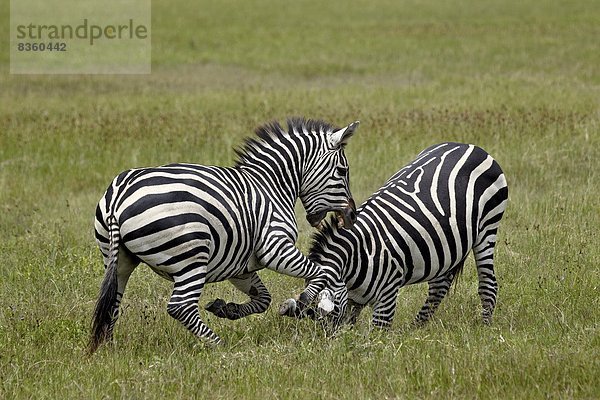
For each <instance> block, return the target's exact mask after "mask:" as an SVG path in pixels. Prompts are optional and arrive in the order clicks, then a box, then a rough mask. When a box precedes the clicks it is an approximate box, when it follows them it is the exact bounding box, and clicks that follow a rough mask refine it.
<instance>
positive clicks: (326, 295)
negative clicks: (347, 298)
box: [317, 289, 334, 317]
mask: <svg viewBox="0 0 600 400" xmlns="http://www.w3.org/2000/svg"><path fill="white" fill-rule="evenodd" d="M332 300H333V293H331V291H330V290H328V289H325V290H323V291H321V293H319V304H318V305H317V308H318V309H319V314H321V316H322V317H324V316H325V315H327V314H329V313H330V312H332V311H333V308H334V304H333V301H332Z"/></svg>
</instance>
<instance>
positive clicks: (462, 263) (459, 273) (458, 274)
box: [450, 257, 467, 290]
mask: <svg viewBox="0 0 600 400" xmlns="http://www.w3.org/2000/svg"><path fill="white" fill-rule="evenodd" d="M466 259H467V257H465V258H463V259H462V261H460V262H459V263H458V264H457V265H456V267H454V276H453V277H452V282H450V285H451V286H454V289H455V290H456V287H457V286H458V280H459V279H460V277H461V276H462V273H463V270H464V266H465V261H466Z"/></svg>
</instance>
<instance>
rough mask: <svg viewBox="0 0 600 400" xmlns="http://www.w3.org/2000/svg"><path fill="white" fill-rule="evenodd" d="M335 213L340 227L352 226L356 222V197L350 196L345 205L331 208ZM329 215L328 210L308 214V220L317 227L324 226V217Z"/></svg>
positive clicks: (347, 227)
mask: <svg viewBox="0 0 600 400" xmlns="http://www.w3.org/2000/svg"><path fill="white" fill-rule="evenodd" d="M331 211H333V212H334V213H335V218H336V219H337V221H338V222H337V226H338V228H346V229H349V228H352V225H354V222H356V204H355V203H354V199H352V198H350V199H349V200H348V203H347V204H346V206H345V207H343V208H340V209H337V210H331ZM326 216H327V211H321V212H316V213H313V214H307V215H306V220H307V221H308V223H309V224H310V225H311V226H312V227H313V228H317V229H319V230H320V229H322V228H323V226H324V225H323V223H322V222H323V219H324V218H325V217H326Z"/></svg>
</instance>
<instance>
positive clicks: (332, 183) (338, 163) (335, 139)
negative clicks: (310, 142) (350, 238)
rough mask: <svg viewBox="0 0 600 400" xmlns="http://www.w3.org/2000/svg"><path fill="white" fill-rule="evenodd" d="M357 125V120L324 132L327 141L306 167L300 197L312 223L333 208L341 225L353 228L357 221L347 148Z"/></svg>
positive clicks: (318, 223) (316, 222)
mask: <svg viewBox="0 0 600 400" xmlns="http://www.w3.org/2000/svg"><path fill="white" fill-rule="evenodd" d="M358 124H359V121H356V122H353V123H351V124H350V125H348V126H346V127H344V128H341V129H337V130H334V129H331V130H327V131H326V132H324V139H325V140H323V141H322V143H320V146H321V148H320V149H319V151H318V152H317V153H316V157H315V158H314V159H313V160H311V162H310V163H309V164H307V165H306V166H305V170H304V174H303V179H302V182H301V187H300V200H301V201H302V205H303V206H304V209H305V210H306V220H307V221H308V223H309V224H310V225H311V226H314V227H316V226H319V225H320V224H321V221H323V219H324V218H325V216H326V215H327V213H328V212H330V211H334V212H335V214H336V217H337V220H338V226H340V227H342V226H343V227H344V228H350V227H351V226H352V225H353V224H354V221H356V205H355V203H354V199H353V198H352V194H351V193H350V175H349V172H350V170H349V168H348V160H347V158H346V155H345V154H344V148H345V147H346V144H347V143H348V139H350V137H351V136H352V134H353V133H354V132H355V131H356V128H357V127H358Z"/></svg>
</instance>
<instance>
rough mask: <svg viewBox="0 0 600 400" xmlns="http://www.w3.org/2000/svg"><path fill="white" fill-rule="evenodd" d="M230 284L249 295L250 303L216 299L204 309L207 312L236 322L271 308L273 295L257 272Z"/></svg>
mask: <svg viewBox="0 0 600 400" xmlns="http://www.w3.org/2000/svg"><path fill="white" fill-rule="evenodd" d="M229 282H231V283H232V284H233V286H235V287H236V288H237V289H238V290H240V291H241V292H242V293H245V294H247V295H248V296H249V297H250V301H248V302H246V303H244V304H237V303H225V300H223V299H215V300H213V301H211V302H210V303H208V304H207V305H206V306H205V307H204V309H205V310H207V311H210V312H211V313H213V314H215V315H216V316H217V317H220V318H228V319H231V320H236V319H239V318H244V317H246V316H248V315H250V314H258V313H262V312H265V311H266V310H267V308H269V305H270V304H271V294H269V291H268V290H267V288H266V286H265V285H264V284H263V282H262V281H261V280H260V277H259V276H258V274H257V273H256V272H250V273H247V274H244V275H240V276H237V277H234V278H229Z"/></svg>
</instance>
